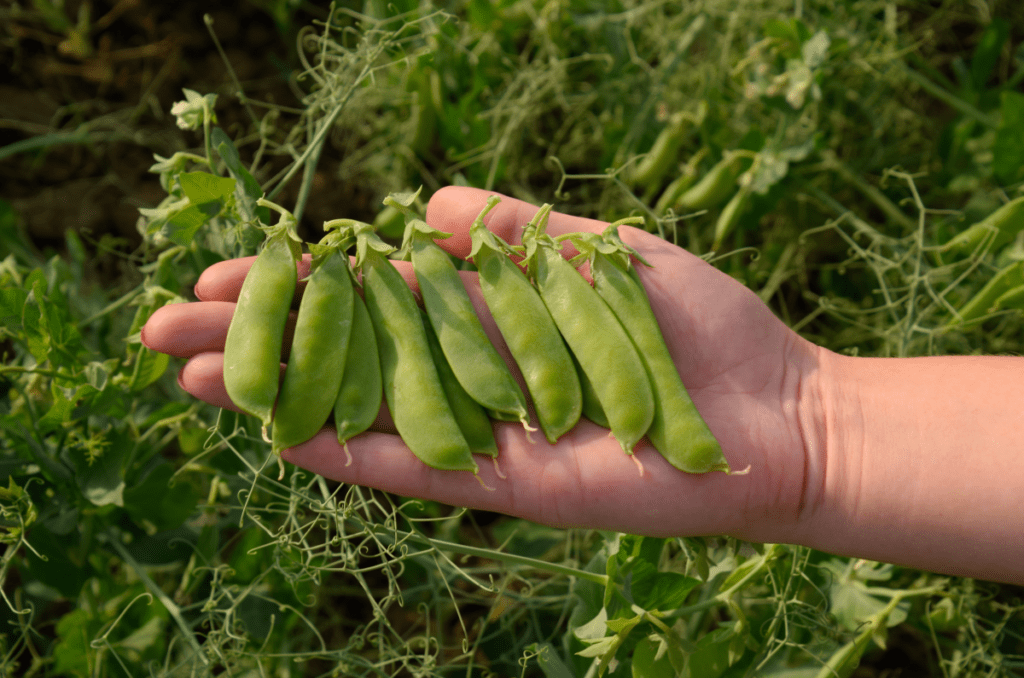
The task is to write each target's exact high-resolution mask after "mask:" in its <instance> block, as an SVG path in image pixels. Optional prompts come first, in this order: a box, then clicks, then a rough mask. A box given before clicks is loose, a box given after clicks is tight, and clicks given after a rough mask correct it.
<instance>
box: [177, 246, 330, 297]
mask: <svg viewBox="0 0 1024 678" xmlns="http://www.w3.org/2000/svg"><path fill="white" fill-rule="evenodd" d="M312 260H313V258H312V255H309V254H303V255H302V259H300V260H299V262H298V264H297V266H296V268H297V269H298V275H299V283H298V284H297V285H296V287H295V300H294V301H293V302H292V307H293V308H298V299H300V298H301V297H302V290H303V289H305V287H306V283H305V282H303V278H305V277H306V276H308V275H309V266H310V263H311V262H312ZM254 261H256V257H241V258H239V259H228V260H226V261H220V262H217V263H216V264H213V265H212V266H210V267H208V268H207V269H206V270H205V271H203V273H202V274H201V275H200V276H199V280H198V282H196V286H195V288H194V291H195V295H196V298H197V299H199V301H231V302H235V301H238V293H239V292H240V291H241V289H242V282H243V281H244V280H245V276H246V274H247V273H248V272H249V269H250V268H252V264H253V262H254Z"/></svg>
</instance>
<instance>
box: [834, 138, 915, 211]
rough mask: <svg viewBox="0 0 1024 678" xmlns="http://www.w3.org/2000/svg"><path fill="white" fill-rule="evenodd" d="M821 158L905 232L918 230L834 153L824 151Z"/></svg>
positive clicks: (879, 192) (886, 198)
mask: <svg viewBox="0 0 1024 678" xmlns="http://www.w3.org/2000/svg"><path fill="white" fill-rule="evenodd" d="M821 156H822V158H823V159H824V160H825V164H826V166H828V167H829V168H831V169H834V170H835V171H836V172H838V173H839V175H840V176H841V177H843V178H844V179H846V180H847V181H849V182H850V183H851V184H853V185H854V186H855V187H856V188H857V190H858V191H860V192H861V193H863V194H864V197H865V198H867V199H868V200H870V201H871V202H873V203H875V205H877V206H878V209H880V210H882V212H884V213H885V216H887V217H889V218H890V219H892V220H893V221H895V222H896V223H897V224H899V225H900V226H902V227H903V230H905V231H912V230H914V229H915V228H917V224H916V223H915V222H914V220H913V219H911V218H910V217H908V216H907V215H906V214H904V213H903V210H901V209H900V208H899V207H897V206H896V205H895V204H893V202H892V200H889V198H888V197H887V196H886V195H885V194H884V193H882V192H881V191H880V190H878V189H877V188H875V187H874V186H872V185H871V184H869V183H868V182H866V181H864V179H863V178H861V177H860V176H858V175H857V174H855V173H854V172H853V170H851V169H850V168H849V167H847V165H846V164H845V163H844V162H843V161H842V160H840V159H839V158H838V157H836V154H835V153H834V152H832V151H824V152H823V153H822V154H821Z"/></svg>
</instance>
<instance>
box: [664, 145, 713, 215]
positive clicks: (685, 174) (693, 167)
mask: <svg viewBox="0 0 1024 678" xmlns="http://www.w3.org/2000/svg"><path fill="white" fill-rule="evenodd" d="M707 154H708V149H707V147H706V146H705V147H704V148H702V149H700V150H699V151H697V152H696V153H695V154H694V155H693V157H692V158H690V160H689V161H687V163H686V164H685V165H684V166H683V167H682V171H681V172H680V173H679V176H678V177H676V178H675V179H673V180H672V183H670V184H669V185H668V186H666V187H665V190H664V191H662V193H661V196H659V197H658V202H657V204H656V205H655V206H654V213H655V214H657V215H658V216H662V215H664V214H665V213H666V212H667V211H668V210H669V208H670V207H671V208H672V209H676V208H677V207H678V203H679V200H680V198H682V197H683V195H684V194H685V193H686V191H688V190H689V189H690V187H691V186H693V185H694V184H695V183H696V182H697V177H698V174H697V166H698V165H699V164H700V161H701V160H703V159H704V156H706V155H707Z"/></svg>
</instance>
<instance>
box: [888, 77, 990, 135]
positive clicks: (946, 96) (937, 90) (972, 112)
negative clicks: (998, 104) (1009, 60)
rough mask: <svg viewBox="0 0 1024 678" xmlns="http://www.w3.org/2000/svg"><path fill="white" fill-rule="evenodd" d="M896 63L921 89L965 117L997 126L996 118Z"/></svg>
mask: <svg viewBox="0 0 1024 678" xmlns="http://www.w3.org/2000/svg"><path fill="white" fill-rule="evenodd" d="M898 65H899V67H900V69H901V70H902V71H903V74H904V75H906V76H907V77H908V78H910V79H911V80H913V81H914V82H915V83H917V84H918V85H920V86H921V89H923V90H925V91H926V92H928V93H929V94H931V95H932V96H933V97H935V98H936V99H941V100H942V101H944V102H945V103H947V104H949V105H950V106H951V107H953V108H955V109H956V110H958V111H960V112H961V113H963V114H964V115H966V116H967V117H969V118H974V119H975V120H977V121H978V122H980V123H981V124H983V125H985V126H986V127H991V128H992V129H995V128H996V127H998V126H999V125H998V123H997V122H996V120H994V119H993V118H992V116H990V115H986V114H985V113H983V112H982V111H980V110H978V109H977V108H975V107H974V106H972V105H970V104H969V103H967V102H966V101H964V100H963V99H961V98H959V97H957V96H954V95H952V94H950V93H949V92H947V91H946V90H944V89H942V88H941V87H940V86H938V85H936V84H935V83H934V82H932V81H931V80H929V79H928V78H926V77H925V76H923V75H921V74H920V73H918V72H917V71H915V70H912V69H911V68H910V67H909V66H907V65H906V64H904V63H899V64H898Z"/></svg>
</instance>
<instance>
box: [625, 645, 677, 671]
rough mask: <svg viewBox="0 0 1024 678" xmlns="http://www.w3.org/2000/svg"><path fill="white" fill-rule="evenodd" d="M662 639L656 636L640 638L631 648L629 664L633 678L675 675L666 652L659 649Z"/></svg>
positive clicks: (661, 646)
mask: <svg viewBox="0 0 1024 678" xmlns="http://www.w3.org/2000/svg"><path fill="white" fill-rule="evenodd" d="M664 642H665V641H664V639H662V638H660V637H658V636H654V637H651V636H648V637H647V638H642V639H641V640H640V641H639V642H638V643H637V644H636V648H635V649H634V650H633V661H632V664H631V669H632V674H633V678H674V677H675V675H676V672H675V669H674V668H673V666H672V662H671V661H669V657H668V653H667V652H661V656H660V657H659V651H660V650H662V648H663V647H664Z"/></svg>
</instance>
